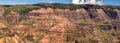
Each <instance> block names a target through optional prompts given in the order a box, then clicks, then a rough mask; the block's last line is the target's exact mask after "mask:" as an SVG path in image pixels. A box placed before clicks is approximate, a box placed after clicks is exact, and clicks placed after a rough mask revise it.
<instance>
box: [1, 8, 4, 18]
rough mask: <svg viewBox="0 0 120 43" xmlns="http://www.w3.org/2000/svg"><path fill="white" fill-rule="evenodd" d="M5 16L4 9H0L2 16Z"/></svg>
mask: <svg viewBox="0 0 120 43" xmlns="http://www.w3.org/2000/svg"><path fill="white" fill-rule="evenodd" d="M3 14H4V9H3V8H0V16H3Z"/></svg>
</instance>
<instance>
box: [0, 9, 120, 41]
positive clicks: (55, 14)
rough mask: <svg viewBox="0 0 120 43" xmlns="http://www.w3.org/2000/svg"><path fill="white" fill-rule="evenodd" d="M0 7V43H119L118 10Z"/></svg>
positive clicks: (119, 15)
mask: <svg viewBox="0 0 120 43" xmlns="http://www.w3.org/2000/svg"><path fill="white" fill-rule="evenodd" d="M1 9H2V8H0V13H1V14H0V15H1V16H0V43H119V42H120V29H119V28H120V27H119V26H120V10H119V9H111V8H105V9H95V8H87V9H86V8H79V9H76V10H70V9H59V8H58V9H57V8H56V9H54V8H50V7H48V8H40V9H35V10H32V11H30V12H28V13H27V15H25V16H24V19H21V20H19V19H20V14H19V13H17V12H15V11H11V12H9V14H8V15H7V16H5V17H4V16H2V15H3V14H4V13H5V11H4V10H3V9H2V10H1Z"/></svg>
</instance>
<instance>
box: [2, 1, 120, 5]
mask: <svg viewBox="0 0 120 43" xmlns="http://www.w3.org/2000/svg"><path fill="white" fill-rule="evenodd" d="M35 3H72V0H0V4H8V5H15V4H35ZM103 3H104V5H117V6H120V0H103Z"/></svg>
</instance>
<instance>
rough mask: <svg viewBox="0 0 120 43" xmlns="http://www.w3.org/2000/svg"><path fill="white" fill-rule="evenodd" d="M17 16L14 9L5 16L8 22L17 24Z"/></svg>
mask: <svg viewBox="0 0 120 43" xmlns="http://www.w3.org/2000/svg"><path fill="white" fill-rule="evenodd" d="M18 18H19V14H18V13H16V12H14V11H11V12H10V13H9V14H8V15H7V17H6V19H7V21H8V23H10V24H17V23H18Z"/></svg>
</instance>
